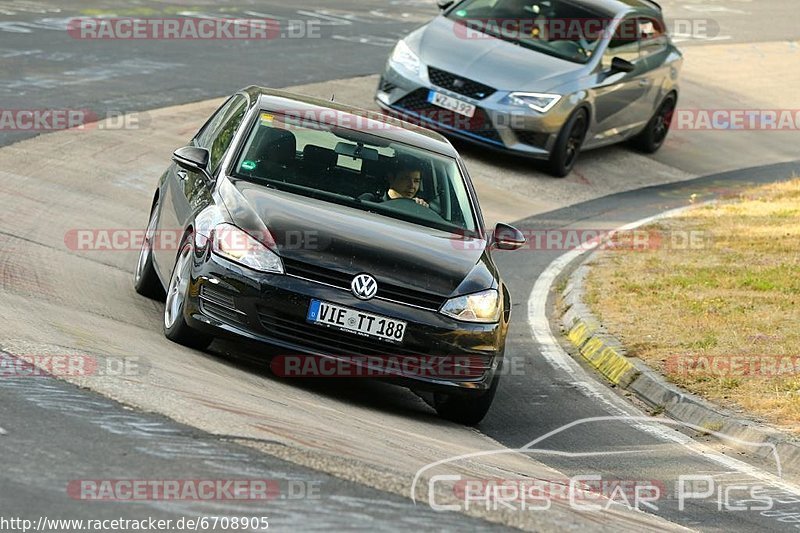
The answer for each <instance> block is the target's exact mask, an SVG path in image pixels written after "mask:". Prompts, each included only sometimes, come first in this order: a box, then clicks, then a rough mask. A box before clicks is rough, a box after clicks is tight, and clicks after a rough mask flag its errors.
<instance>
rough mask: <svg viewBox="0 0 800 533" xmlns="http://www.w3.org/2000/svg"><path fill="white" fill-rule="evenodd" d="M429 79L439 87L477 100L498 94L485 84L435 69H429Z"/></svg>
mask: <svg viewBox="0 0 800 533" xmlns="http://www.w3.org/2000/svg"><path fill="white" fill-rule="evenodd" d="M428 78H430V80H431V83H433V84H434V85H436V86H438V87H441V88H443V89H447V90H448V91H453V92H456V93H458V94H463V95H464V96H469V97H470V98H474V99H476V100H483V99H484V98H488V97H489V96H491V95H493V94H494V93H495V92H497V91H496V89H494V88H493V87H489V86H488V85H484V84H483V83H479V82H477V81H473V80H469V79H467V78H464V77H461V76H457V75H455V74H452V73H450V72H447V71H445V70H440V69H438V68H434V67H428Z"/></svg>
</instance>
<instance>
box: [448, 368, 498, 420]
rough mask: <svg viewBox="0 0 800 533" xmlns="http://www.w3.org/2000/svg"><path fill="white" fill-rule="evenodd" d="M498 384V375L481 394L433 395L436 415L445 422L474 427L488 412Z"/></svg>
mask: <svg viewBox="0 0 800 533" xmlns="http://www.w3.org/2000/svg"><path fill="white" fill-rule="evenodd" d="M499 384H500V376H499V374H498V375H495V377H494V379H493V380H492V385H491V386H490V387H489V388H488V389H487V390H485V391H483V392H481V393H472V394H470V393H460V394H443V393H436V394H434V395H433V406H434V408H435V409H436V413H437V414H438V415H439V416H440V417H442V418H444V419H445V420H450V421H451V422H456V423H458V424H464V425H467V426H474V425H476V424H478V423H479V422H480V421H481V420H483V418H484V417H485V416H486V413H488V412H489V408H490V407H491V406H492V401H493V400H494V395H495V393H496V392H497V387H498V385H499Z"/></svg>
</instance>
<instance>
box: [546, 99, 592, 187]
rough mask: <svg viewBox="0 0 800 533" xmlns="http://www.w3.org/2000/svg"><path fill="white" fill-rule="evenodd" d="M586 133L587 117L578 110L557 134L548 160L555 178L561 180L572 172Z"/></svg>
mask: <svg viewBox="0 0 800 533" xmlns="http://www.w3.org/2000/svg"><path fill="white" fill-rule="evenodd" d="M588 131H589V115H588V113H586V110H585V109H579V110H577V111H576V112H575V113H574V114H573V115H572V116H571V117H570V118H569V120H567V123H566V124H564V127H563V128H561V132H560V133H559V134H558V138H557V139H556V144H555V146H553V151H552V152H551V153H550V159H549V160H548V171H549V172H550V174H552V175H553V176H555V177H557V178H563V177H565V176H567V175H569V173H570V172H572V168H573V167H574V166H575V162H576V161H577V160H578V156H579V155H580V153H581V146H583V141H584V139H585V138H586V133H587V132H588Z"/></svg>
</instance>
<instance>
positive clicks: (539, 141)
mask: <svg viewBox="0 0 800 533" xmlns="http://www.w3.org/2000/svg"><path fill="white" fill-rule="evenodd" d="M514 134H515V135H516V136H517V139H519V142H521V143H525V144H527V145H530V146H534V147H536V148H546V147H547V139H549V138H550V134H549V133H542V132H539V131H527V130H514Z"/></svg>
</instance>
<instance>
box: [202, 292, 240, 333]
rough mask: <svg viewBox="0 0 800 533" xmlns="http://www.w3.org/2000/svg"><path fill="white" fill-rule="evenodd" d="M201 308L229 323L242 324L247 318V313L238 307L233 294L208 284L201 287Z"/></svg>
mask: <svg viewBox="0 0 800 533" xmlns="http://www.w3.org/2000/svg"><path fill="white" fill-rule="evenodd" d="M200 310H201V311H202V312H203V313H204V314H206V315H208V316H210V317H212V318H216V319H217V320H221V321H223V322H227V323H234V324H241V323H243V322H244V321H245V319H246V315H245V313H244V312H242V311H240V310H239V309H237V308H236V302H235V301H234V299H233V296H232V295H231V294H228V293H227V292H224V291H221V290H218V289H214V288H211V287H209V286H208V285H203V286H201V287H200Z"/></svg>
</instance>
